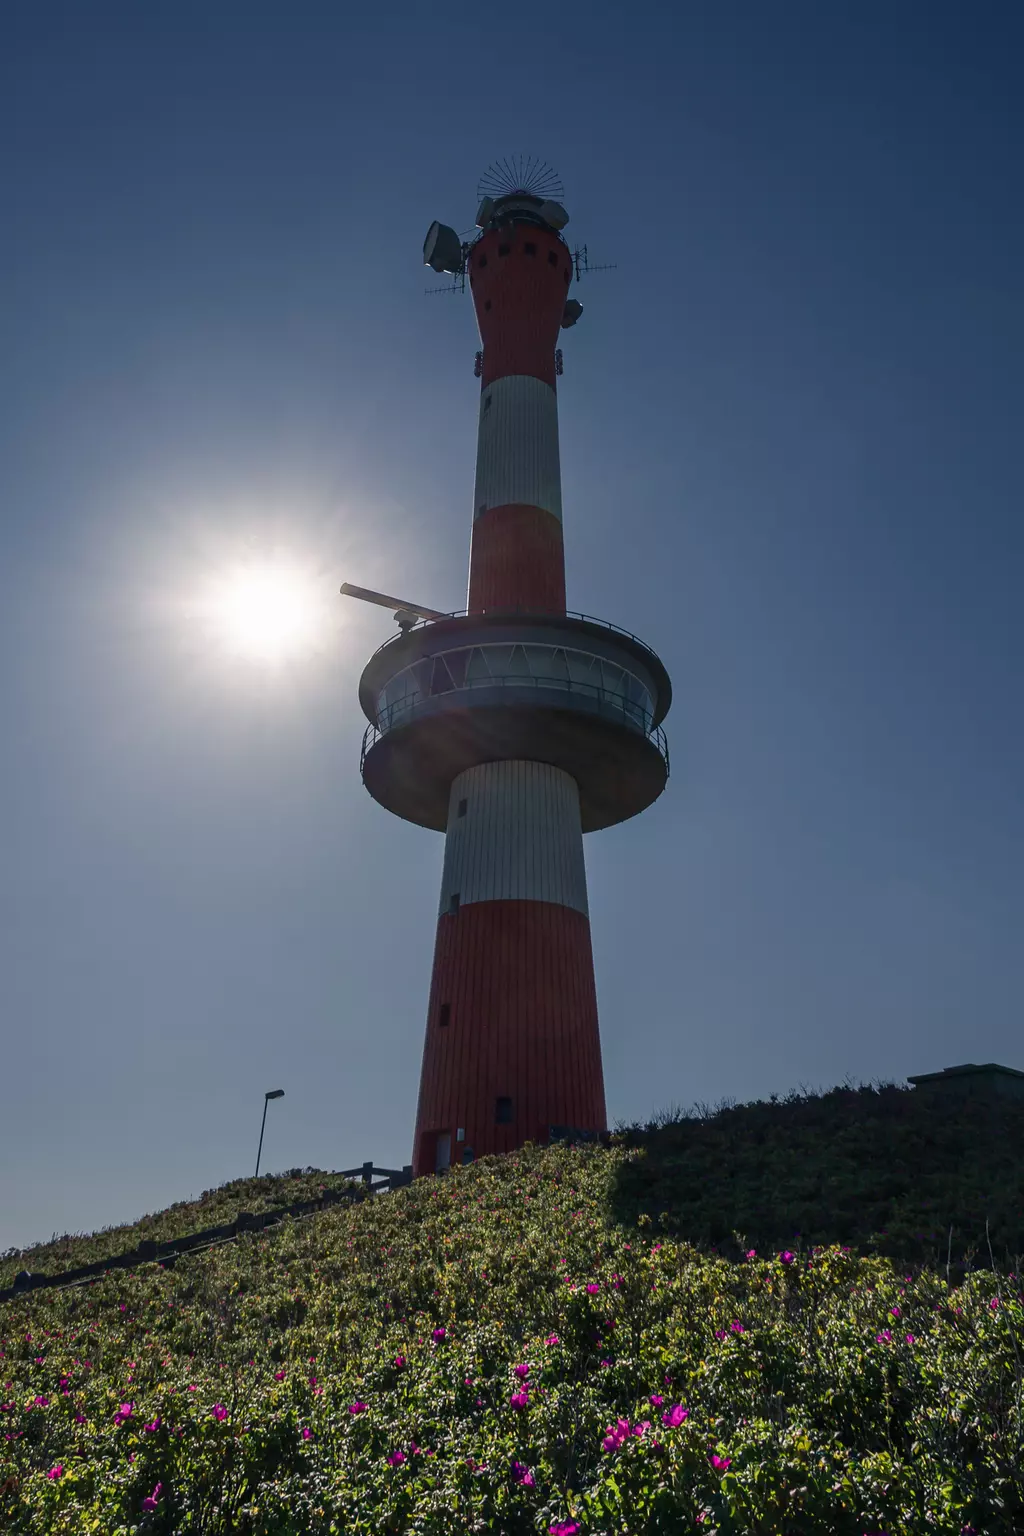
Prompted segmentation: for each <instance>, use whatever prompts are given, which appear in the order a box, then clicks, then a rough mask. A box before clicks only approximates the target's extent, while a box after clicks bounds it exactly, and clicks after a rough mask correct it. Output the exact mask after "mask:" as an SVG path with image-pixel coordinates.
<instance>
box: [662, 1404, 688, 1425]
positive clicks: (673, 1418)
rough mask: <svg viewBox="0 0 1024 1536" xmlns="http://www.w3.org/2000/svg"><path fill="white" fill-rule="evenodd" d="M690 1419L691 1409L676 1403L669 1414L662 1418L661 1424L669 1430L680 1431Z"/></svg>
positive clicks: (663, 1415) (664, 1414)
mask: <svg viewBox="0 0 1024 1536" xmlns="http://www.w3.org/2000/svg"><path fill="white" fill-rule="evenodd" d="M689 1417H690V1410H689V1408H684V1407H683V1405H682V1403H674V1404H673V1406H672V1407H671V1408H670V1409H669V1410H668V1412H667V1413H663V1414H662V1416H661V1422H662V1423H663V1424H665V1425H667V1427H668V1428H669V1429H678V1428H679V1426H680V1424H682V1423H684V1421H685V1420H686V1419H688V1418H689Z"/></svg>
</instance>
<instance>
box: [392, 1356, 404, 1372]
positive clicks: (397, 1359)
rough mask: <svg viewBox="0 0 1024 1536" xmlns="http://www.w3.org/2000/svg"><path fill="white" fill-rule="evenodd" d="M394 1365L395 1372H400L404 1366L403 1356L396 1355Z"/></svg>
mask: <svg viewBox="0 0 1024 1536" xmlns="http://www.w3.org/2000/svg"><path fill="white" fill-rule="evenodd" d="M394 1364H395V1370H396V1371H400V1370H402V1369H403V1367H404V1366H405V1356H404V1355H396V1356H395V1361H394Z"/></svg>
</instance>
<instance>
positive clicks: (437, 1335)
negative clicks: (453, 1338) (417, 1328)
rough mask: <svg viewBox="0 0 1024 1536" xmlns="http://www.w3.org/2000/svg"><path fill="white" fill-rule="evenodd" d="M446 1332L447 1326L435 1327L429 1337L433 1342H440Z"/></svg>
mask: <svg viewBox="0 0 1024 1536" xmlns="http://www.w3.org/2000/svg"><path fill="white" fill-rule="evenodd" d="M447 1332H448V1330H447V1328H435V1329H434V1331H433V1333H432V1334H431V1335H430V1337H431V1338H432V1339H433V1341H434V1343H435V1344H440V1343H441V1342H442V1340H443V1339H444V1338H445V1337H446V1335H447Z"/></svg>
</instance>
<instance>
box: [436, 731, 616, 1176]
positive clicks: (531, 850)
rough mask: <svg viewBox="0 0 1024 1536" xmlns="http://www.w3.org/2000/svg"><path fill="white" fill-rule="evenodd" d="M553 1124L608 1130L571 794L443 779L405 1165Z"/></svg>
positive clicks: (479, 778) (512, 1141)
mask: <svg viewBox="0 0 1024 1536" xmlns="http://www.w3.org/2000/svg"><path fill="white" fill-rule="evenodd" d="M502 1115H504V1116H507V1118H500V1116H502ZM553 1124H557V1125H573V1126H575V1127H577V1128H579V1129H581V1130H595V1131H600V1130H604V1129H605V1103H604V1079H603V1074H602V1068H601V1042H600V1035H599V1032H598V1019H597V994H596V991H595V986H594V958H593V951H592V949H591V942H590V921H589V918H588V915H587V887H586V870H585V866H584V860H583V834H582V831H581V829H580V806H579V791H578V789H577V787H576V783H575V780H573V779H572V778H571V777H570V776H569V775H568V774H567V773H564V772H562V770H561V769H557V768H552V767H551V766H550V765H548V764H546V763H533V762H526V761H514V762H504V763H488V764H484V765H482V766H480V767H477V768H471V769H469V770H467V772H465V773H463V774H460V775H459V777H458V778H457V779H456V780H455V781H454V783H453V785H452V791H451V801H450V809H449V821H448V833H447V837H446V841H445V862H444V874H443V876H442V882H441V910H440V915H439V917H438V925H437V941H436V946H435V951H434V974H433V979H432V982H431V991H430V1005H429V1012H428V1019H427V1035H426V1041H425V1044H424V1051H423V1068H422V1074H421V1080H420V1097H419V1107H418V1110H417V1121H416V1137H415V1143H414V1148H413V1159H414V1163H413V1166H414V1168H415V1170H416V1171H417V1172H418V1173H431V1172H433V1170H434V1157H435V1149H436V1146H437V1138H438V1137H439V1136H441V1137H444V1136H448V1137H449V1138H450V1145H451V1147H452V1149H453V1155H454V1156H455V1157H456V1159H457V1158H458V1157H459V1156H460V1155H461V1153H460V1149H461V1152H465V1150H466V1149H471V1151H472V1155H473V1156H474V1157H482V1156H484V1155H486V1154H488V1153H491V1152H504V1151H508V1150H510V1149H511V1148H512V1147H515V1146H520V1145H521V1144H522V1143H523V1142H524V1141H527V1140H544V1139H546V1137H547V1134H548V1129H549V1127H550V1126H551V1125H553ZM460 1130H461V1131H463V1132H464V1138H463V1140H462V1141H461V1142H459V1141H458V1140H457V1135H458V1132H459V1131H460Z"/></svg>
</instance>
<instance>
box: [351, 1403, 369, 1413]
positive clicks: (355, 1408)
mask: <svg viewBox="0 0 1024 1536" xmlns="http://www.w3.org/2000/svg"><path fill="white" fill-rule="evenodd" d="M369 1406H370V1405H369V1403H349V1405H348V1411H349V1413H365V1412H366V1410H367V1408H369Z"/></svg>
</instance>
